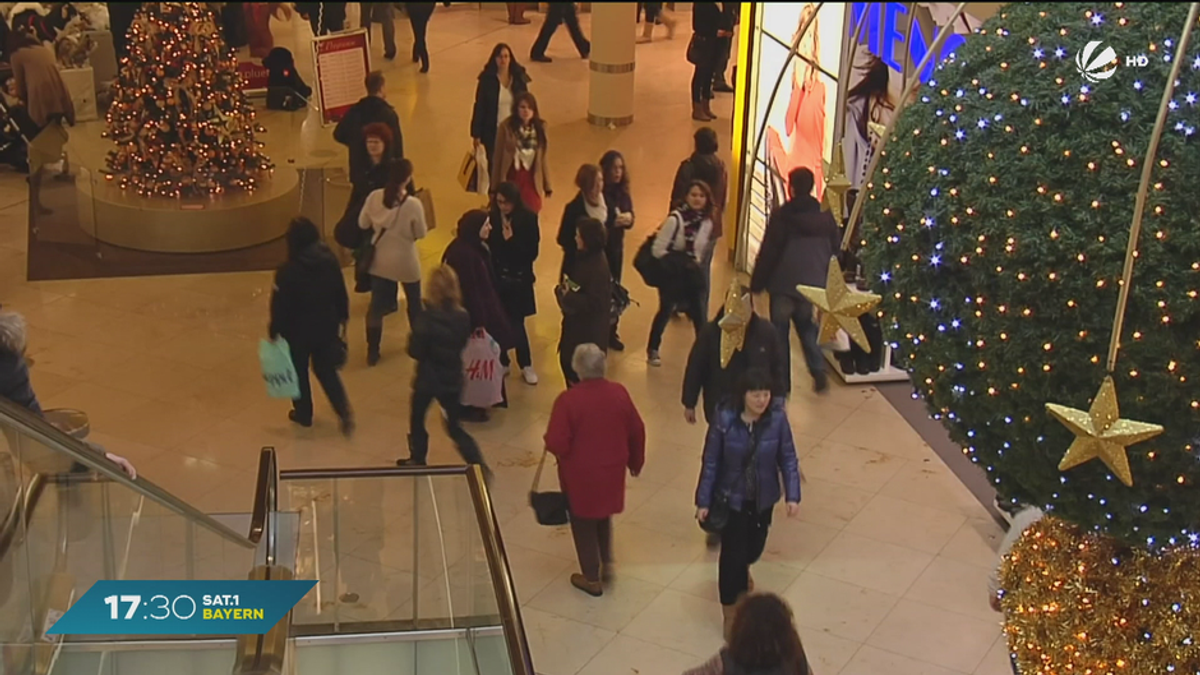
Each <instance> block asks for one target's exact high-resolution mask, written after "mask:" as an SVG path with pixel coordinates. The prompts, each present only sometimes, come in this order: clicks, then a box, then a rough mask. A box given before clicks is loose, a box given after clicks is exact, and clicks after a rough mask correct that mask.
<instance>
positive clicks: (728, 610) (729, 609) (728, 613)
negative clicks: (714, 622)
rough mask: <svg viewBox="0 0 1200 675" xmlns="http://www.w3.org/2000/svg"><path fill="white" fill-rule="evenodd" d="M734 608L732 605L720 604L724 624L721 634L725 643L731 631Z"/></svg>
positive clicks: (727, 641) (727, 642)
mask: <svg viewBox="0 0 1200 675" xmlns="http://www.w3.org/2000/svg"><path fill="white" fill-rule="evenodd" d="M734 609H735V607H734V605H721V617H722V618H723V619H724V624H725V625H724V627H723V628H722V632H721V634H722V635H724V636H725V644H729V636H730V634H731V633H732V632H733V615H734Z"/></svg>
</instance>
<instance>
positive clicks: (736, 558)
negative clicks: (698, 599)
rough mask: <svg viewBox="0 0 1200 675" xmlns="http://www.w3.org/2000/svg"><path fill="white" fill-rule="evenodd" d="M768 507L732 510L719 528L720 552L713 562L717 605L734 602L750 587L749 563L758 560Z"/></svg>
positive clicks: (767, 525)
mask: <svg viewBox="0 0 1200 675" xmlns="http://www.w3.org/2000/svg"><path fill="white" fill-rule="evenodd" d="M770 528H771V510H770V509H767V510H766V511H762V512H760V513H754V512H753V511H744V510H743V511H733V512H732V513H730V514H729V522H728V523H727V524H726V525H725V529H724V530H722V531H721V555H720V558H719V559H718V561H717V588H718V589H719V591H720V595H721V604H722V605H726V606H730V605H735V604H737V601H738V598H740V597H741V596H742V595H743V594H744V593H745V592H746V591H747V590H749V588H750V566H751V565H753V564H754V563H756V562H758V559H759V558H760V557H761V556H762V552H763V548H764V547H766V545H767V531H768V530H770Z"/></svg>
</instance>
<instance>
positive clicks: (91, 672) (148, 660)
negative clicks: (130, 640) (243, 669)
mask: <svg viewBox="0 0 1200 675" xmlns="http://www.w3.org/2000/svg"><path fill="white" fill-rule="evenodd" d="M235 656H236V654H235V644H234V642H232V641H229V640H225V641H221V642H216V641H211V642H208V643H201V644H192V645H188V646H186V647H181V648H176V649H155V648H149V647H147V648H144V649H130V650H124V649H120V650H111V651H100V650H94V649H88V650H86V651H85V650H78V649H72V647H71V646H69V645H68V646H65V647H64V648H63V650H62V653H60V654H59V656H58V660H57V661H56V662H55V664H54V670H52V671H50V675H162V673H171V675H211V674H212V673H228V672H230V670H231V669H232V667H233V662H234V659H235Z"/></svg>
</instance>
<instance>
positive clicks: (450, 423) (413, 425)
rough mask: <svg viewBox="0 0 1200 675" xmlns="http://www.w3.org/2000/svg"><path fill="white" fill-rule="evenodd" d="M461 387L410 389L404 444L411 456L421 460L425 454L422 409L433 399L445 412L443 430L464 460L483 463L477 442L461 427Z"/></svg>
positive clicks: (425, 410) (426, 439)
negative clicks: (410, 404) (457, 388)
mask: <svg viewBox="0 0 1200 675" xmlns="http://www.w3.org/2000/svg"><path fill="white" fill-rule="evenodd" d="M461 396H462V392H461V391H432V390H429V389H424V388H422V387H414V388H413V393H412V410H411V413H410V417H409V423H408V426H409V431H408V444H409V451H410V452H411V453H412V458H413V459H415V460H417V461H419V462H424V461H425V457H426V456H427V455H428V454H429V432H428V431H426V430H425V413H427V412H429V406H431V405H433V402H434V401H437V402H438V404H439V405H440V406H442V410H444V411H445V412H446V433H448V434H450V440H452V441H454V447H455V448H457V449H458V454H459V455H460V456H462V458H463V461H464V462H466V463H467V464H484V461H483V453H482V452H481V451H480V450H479V444H478V443H476V442H475V439H474V438H472V437H471V434H468V433H467V431H466V429H463V427H462V404H461V403H459V398H460V397H461Z"/></svg>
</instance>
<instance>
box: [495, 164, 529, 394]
mask: <svg viewBox="0 0 1200 675" xmlns="http://www.w3.org/2000/svg"><path fill="white" fill-rule="evenodd" d="M489 217H490V219H491V221H492V232H491V234H490V235H488V248H490V249H491V250H492V265H494V266H495V268H496V276H497V278H498V279H497V288H496V290H497V291H498V292H499V294H500V304H501V305H503V306H504V311H505V313H506V314H508V323H509V325H510V326H511V327H512V335H513V342H514V345H513V346H514V347H515V348H516V350H517V366H518V367H520V369H521V379H523V380H524V381H525V384H529V385H534V384H537V383H538V376H537V372H536V371H535V370H534V369H533V354H532V352H531V351H530V348H529V334H528V333H527V332H526V331H525V317H529V316H533V315H534V314H537V298H536V297H535V296H534V292H533V284H534V282H535V281H537V277H535V276H534V274H533V263H534V261H536V260H537V257H538V248H539V247H540V245H541V237H542V234H541V230H540V228H539V227H538V216H537V214H536V213H534V212H532V211H530V210H529V209H527V208H525V204H524V203H523V202H522V201H521V189H520V188H519V187H517V185H516V183H508V182H505V183H501V184H500V185H498V186H497V187H496V194H495V196H494V197H493V198H492V212H491V215H490V216H489ZM509 363H510V362H509V358H508V351H507V350H505V351H503V352H501V353H500V364H501V365H503V366H504V367H505V369H507V368H508V367H509Z"/></svg>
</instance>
